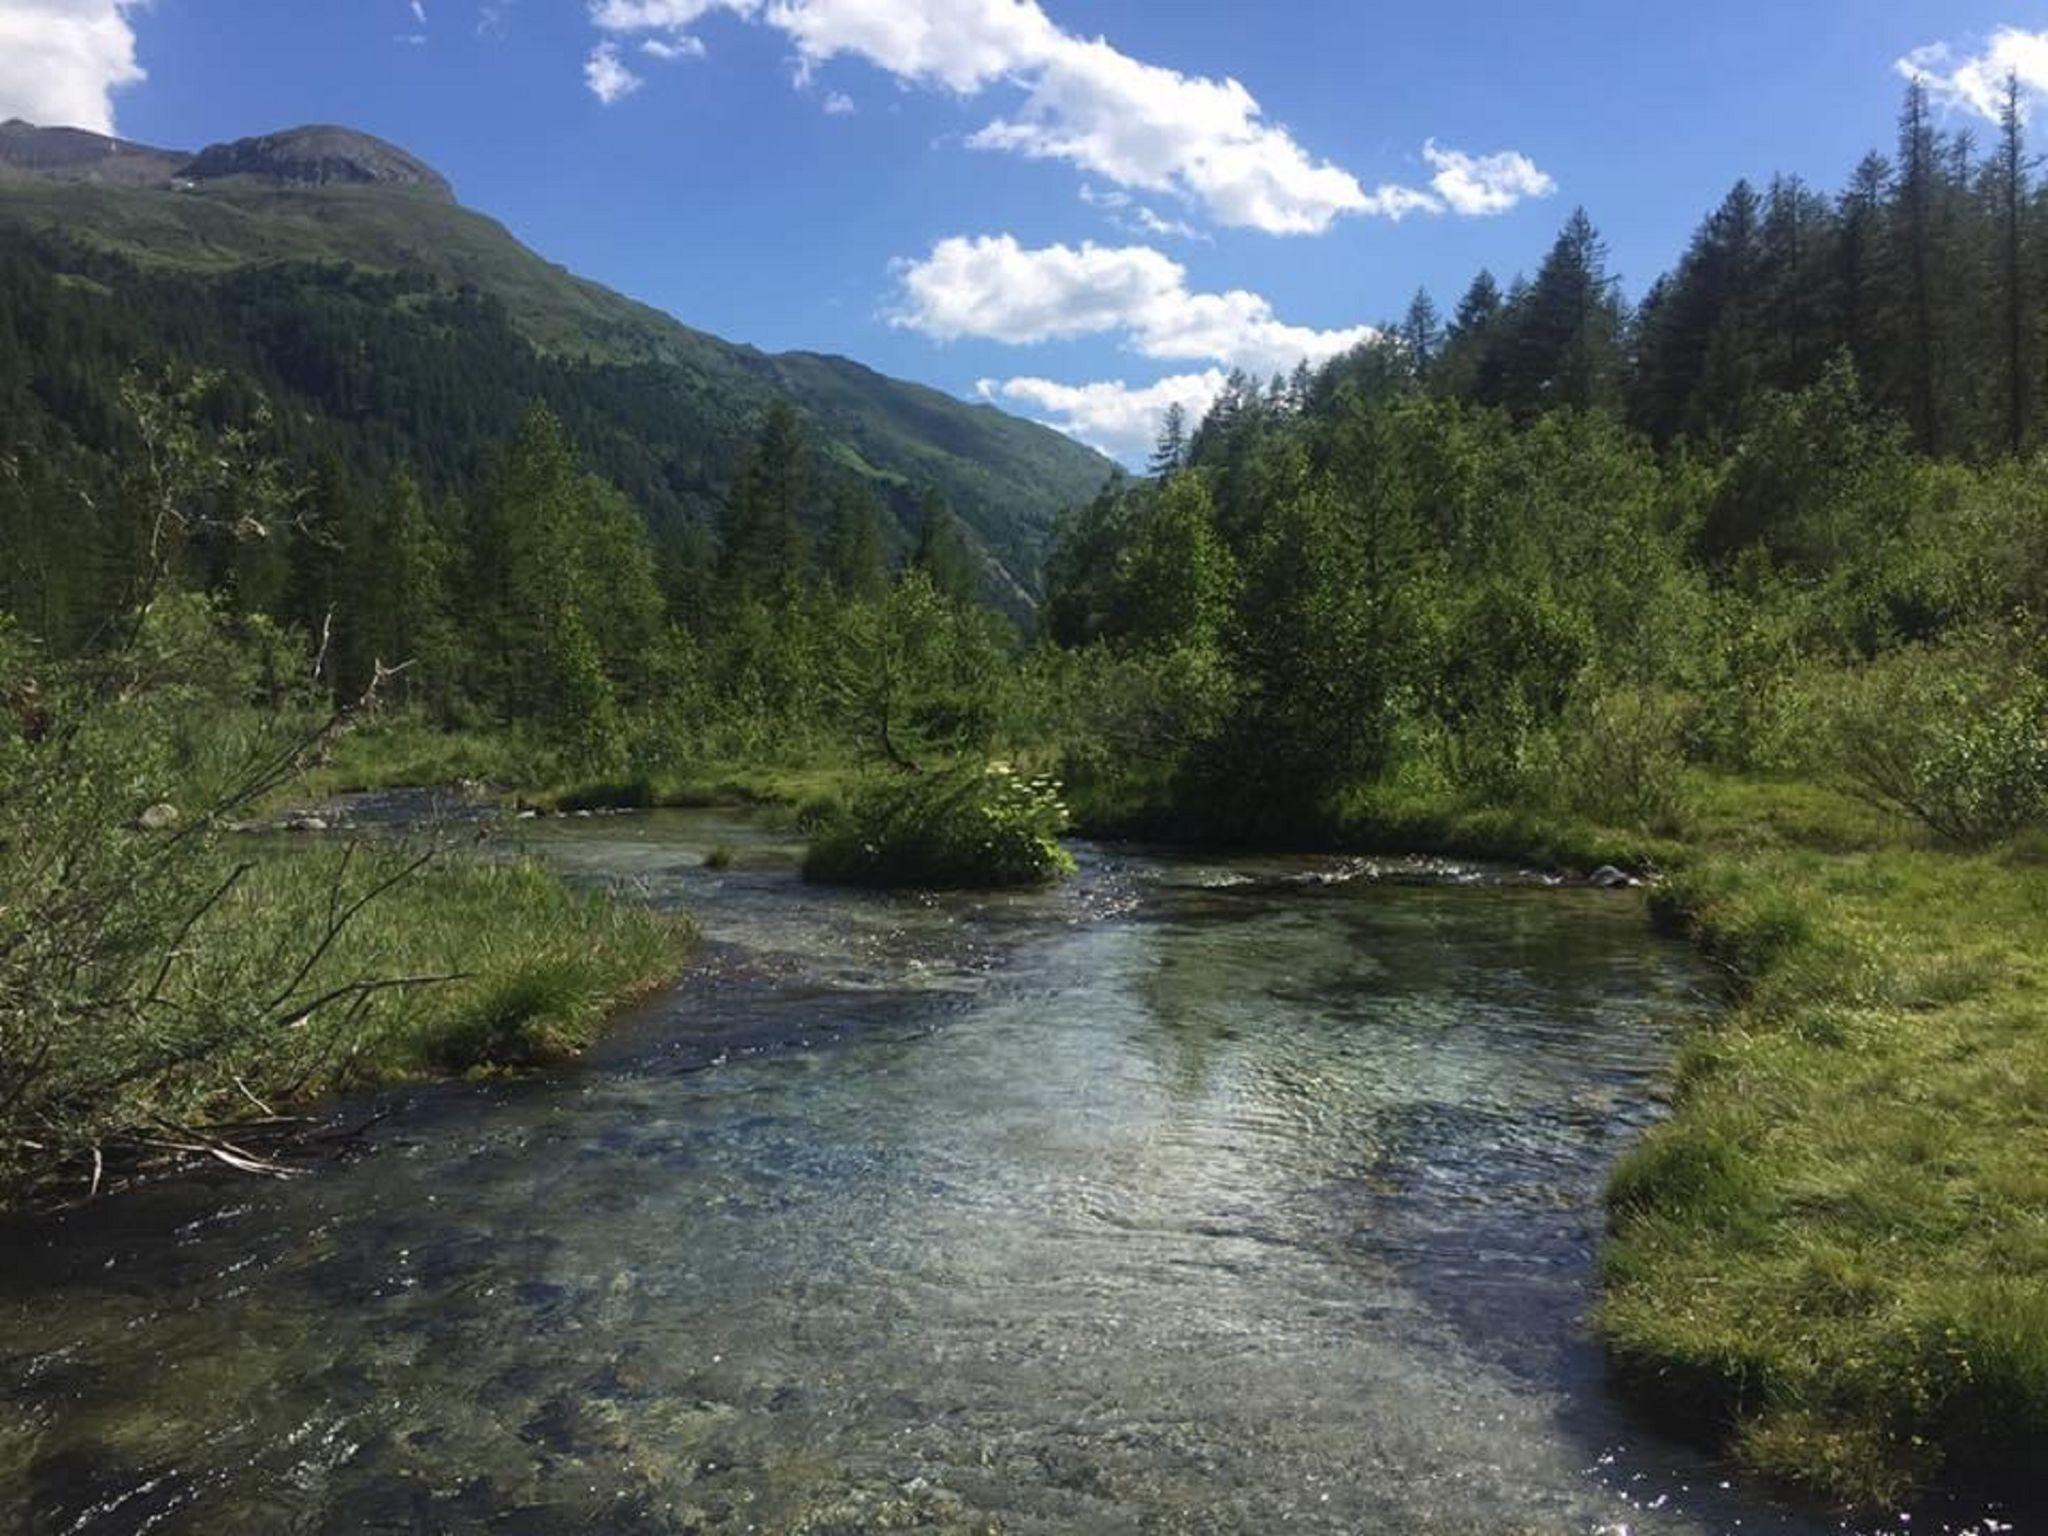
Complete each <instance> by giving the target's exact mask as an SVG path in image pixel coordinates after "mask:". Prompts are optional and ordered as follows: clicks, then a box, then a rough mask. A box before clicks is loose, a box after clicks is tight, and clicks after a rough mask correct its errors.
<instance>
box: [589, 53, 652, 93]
mask: <svg viewBox="0 0 2048 1536" xmlns="http://www.w3.org/2000/svg"><path fill="white" fill-rule="evenodd" d="M583 83H584V84H585V85H587V86H589V87H590V94H591V95H593V96H595V97H596V98H597V99H598V100H599V101H601V102H603V103H604V104H605V105H606V106H610V105H611V104H612V103H613V102H616V101H623V100H625V99H626V98H627V97H628V96H630V95H632V94H633V93H634V92H635V91H637V90H639V89H640V87H641V86H642V85H644V84H645V83H646V82H645V81H643V80H642V79H641V78H640V77H639V76H638V75H636V74H634V73H633V71H632V70H630V69H628V68H626V61H625V60H624V59H622V58H620V57H619V48H618V44H616V43H599V44H598V45H597V46H596V47H595V48H593V49H591V50H590V57H589V58H587V59H585V60H584V61H583Z"/></svg>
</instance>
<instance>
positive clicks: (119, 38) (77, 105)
mask: <svg viewBox="0 0 2048 1536" xmlns="http://www.w3.org/2000/svg"><path fill="white" fill-rule="evenodd" d="M142 3H143V0H0V118H9V117H21V118H26V119H27V120H28V121H30V122H32V123H40V124H43V125H44V126H47V127H68V128H88V129H91V130H92V131H93V132H95V133H112V132H113V131H114V92H116V91H117V90H119V89H120V88H121V87H123V86H127V85H134V84H136V83H137V82H139V81H141V80H143V79H144V78H146V76H145V73H144V71H143V69H142V67H141V66H140V65H139V64H138V63H137V62H136V59H135V29H134V27H133V26H131V25H130V23H129V19H128V18H129V15H130V13H131V12H134V11H137V10H139V9H141V8H142Z"/></svg>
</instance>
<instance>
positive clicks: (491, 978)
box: [0, 842, 690, 1206]
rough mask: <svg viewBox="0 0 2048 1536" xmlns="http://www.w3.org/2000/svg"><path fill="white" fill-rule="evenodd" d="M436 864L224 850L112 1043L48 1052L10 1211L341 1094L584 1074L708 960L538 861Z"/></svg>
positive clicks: (324, 846)
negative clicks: (646, 1008)
mask: <svg viewBox="0 0 2048 1536" xmlns="http://www.w3.org/2000/svg"><path fill="white" fill-rule="evenodd" d="M418 858H419V855H417V854H413V853H408V852H404V851H401V850H399V849H397V848H382V849H372V848H367V847H357V848H353V849H351V848H348V847H344V846H342V845H339V844H329V843H323V842H307V843H304V844H299V845H296V846H265V847H261V848H248V847H239V846H234V845H232V843H231V844H230V845H227V846H224V847H223V848H221V849H220V850H219V851H218V855H217V857H216V858H215V859H214V860H213V868H212V870H211V872H210V873H209V874H208V875H207V876H206V880H207V881H209V882H212V883H213V887H212V888H217V889H224V890H225V894H224V895H223V896H222V897H221V898H220V899H219V900H218V901H215V902H211V903H209V904H206V905H205V906H204V907H203V909H202V910H200V911H199V915H198V916H197V917H196V918H195V919H194V920H193V921H192V922H191V924H190V926H189V928H188V929H186V930H185V931H184V932H183V934H182V937H181V940H180V942H179V944H178V946H177V948H176V949H175V951H173V952H172V958H171V959H168V960H164V959H160V958H159V957H158V955H157V954H156V953H155V952H153V951H151V952H146V953H142V954H139V955H138V956H137V957H136V962H137V963H136V964H132V965H124V964H122V963H120V962H118V961H116V962H113V963H111V964H110V966H109V975H108V985H107V992H108V994H109V996H108V999H107V1002H106V1004H105V1005H104V1006H103V1007H102V1011H101V1013H100V1014H99V1016H98V1017H96V1018H95V1019H94V1020H92V1021H91V1023H92V1025H93V1027H91V1028H81V1027H73V1028H68V1029H59V1030H52V1032H51V1033H50V1035H49V1036H48V1039H47V1041H46V1043H45V1044H43V1045H40V1046H38V1047H37V1050H36V1056H35V1057H34V1058H33V1059H35V1060H36V1062H37V1071H36V1072H35V1074H34V1075H33V1076H32V1077H30V1078H28V1079H26V1080H25V1081H24V1083H23V1085H22V1088H21V1091H20V1092H19V1093H18V1094H17V1096H16V1097H15V1098H14V1099H13V1101H12V1102H10V1103H9V1104H8V1105H7V1109H6V1114H5V1116H4V1117H0V1133H4V1134H0V1206H4V1205H6V1204H9V1203H15V1202H20V1201H24V1200H28V1199H30V1198H32V1197H35V1196H48V1197H54V1198H67V1197H70V1196H73V1195H77V1194H83V1193H85V1192H86V1191H87V1190H89V1189H90V1188H92V1187H93V1180H94V1178H95V1169H96V1167H97V1168H98V1170H99V1176H100V1177H101V1178H103V1179H104V1180H106V1181H107V1183H109V1184H112V1183H117V1182H119V1181H120V1180H121V1179H122V1178H124V1177H126V1176H127V1174H128V1173H130V1172H132V1171H134V1170H136V1169H138V1168H141V1167H146V1166H148V1165H149V1164H151V1163H152V1162H154V1161H157V1160H159V1159H160V1158H161V1157H162V1156H163V1155H164V1154H166V1153H167V1152H169V1151H171V1150H173V1149H175V1148H177V1147H180V1146H183V1147H185V1148H187V1149H188V1150H192V1149H198V1148H203V1147H206V1146H209V1145H212V1144H214V1143H216V1142H237V1143H238V1142H239V1139H240V1138H241V1137H242V1136H243V1133H244V1131H245V1130H246V1129H247V1128H249V1127H250V1126H251V1124H252V1122H258V1121H265V1120H268V1119H270V1118H272V1117H274V1116H276V1115H282V1114H286V1113H288V1112H290V1111H291V1110H293V1109H295V1108H298V1107H301V1106H304V1105H306V1104H308V1103H310V1102H312V1101H314V1100H316V1099H318V1098H320V1097H322V1096H325V1095H330V1094H333V1093H338V1092H347V1091H356V1090H361V1089H365V1088H370V1087H376V1086H380V1085H385V1084H391V1083H395V1082H402V1081H410V1080H417V1079H422V1078H427V1077H435V1076H452V1075H463V1074H472V1073H493V1072H501V1071H517V1070H525V1069H531V1068H535V1067H539V1066H545V1065H548V1064H551V1063H555V1062H559V1061H562V1060H565V1059H567V1058H569V1057H571V1056H573V1055H575V1054H576V1053H577V1052H578V1051H580V1050H581V1049H582V1048H583V1047H585V1046H586V1045H588V1044H589V1043H590V1042H591V1041H592V1040H593V1039H594V1038H595V1036H596V1035H597V1033H598V1032H599V1030H600V1028H601V1026H602V1025H603V1024H604V1022H605V1021H606V1020H607V1019H608V1018H609V1017H610V1016H611V1015H612V1014H614V1013H615V1012H616V1011H617V1010H618V1009H620V1008H621V1007H623V1006H625V1005H626V1004H628V1003H630V1002H632V1001H634V1000H635V999H637V998H639V997H641V996H643V995H645V994H646V993H648V992H650V991H651V990H653V989H655V988H656V987H658V986H659V985H661V984H662V983H663V982H665V981H667V980H668V979H669V978H670V977H672V976H673V975H674V974H675V973H676V972H677V971H678V970H679V969H680V967H681V965H682V964H683V961H684V959H685V957H686V955H687V953H688V950H689V946H690V929H689V925H688V924H687V923H686V922H684V921H683V920H682V919H680V918H677V917H673V916H669V915H664V914H661V913H658V912H655V911H653V910H652V909H649V908H646V907H642V906H638V905H634V904H631V903H627V902H619V901H615V900H612V899H610V898H608V897H606V896H604V895H602V894H598V893H592V892H584V891H578V890H574V889H572V888H570V887H569V886H567V885H565V884H564V883H563V882H562V881H561V880H560V879H558V878H557V877H556V876H555V875H553V874H552V873H550V872H549V871H547V870H545V869H543V868H542V867H540V866H539V865H537V864H534V863H530V862H525V861H497V860H492V861H483V860H479V859H476V858H473V857H467V856H460V855H444V856H442V857H440V858H437V859H435V860H433V861H430V862H428V863H427V864H425V865H423V866H421V867H418V868H416V869H415V868H413V866H414V865H415V863H416V862H417V860H418ZM237 871H239V874H238V873H237ZM408 871H410V872H409V873H408ZM195 883H196V882H195ZM358 903H360V904H361V905H360V909H359V910H356V908H357V905H358ZM338 919H345V921H337V920H338Z"/></svg>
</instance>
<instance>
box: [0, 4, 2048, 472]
mask: <svg viewBox="0 0 2048 1536" xmlns="http://www.w3.org/2000/svg"><path fill="white" fill-rule="evenodd" d="M1928 50H1934V51H1928ZM1909 57H1910V58H1913V59H1916V60H1917V61H1918V62H1919V67H1921V68H1923V69H1925V70H1926V71H1927V72H1928V73H1929V74H1930V75H1931V76H1933V77H1934V78H1935V79H1936V81H1937V84H1938V85H1939V87H1940V89H1939V92H1938V94H1939V95H1940V97H1941V99H1942V100H1943V101H1944V103H1945V110H1946V111H1948V112H1949V113H1950V114H1951V115H1952V117H1953V119H1954V120H1955V121H1956V122H1957V123H1959V124H1960V123H1962V122H1966V121H1970V120H1972V119H1973V102H1974V101H1976V100H1978V99H1980V98H1981V96H1982V85H1983V82H1984V81H1985V79H1987V78H1988V77H1989V74H1990V73H1991V72H1992V71H1993V70H1994V69H2000V70H2002V69H2003V68H2004V67H2006V66H2012V67H2017V68H2019V69H2021V70H2022V72H2023V73H2024V74H2025V76H2026V77H2027V79H2028V80H2029V81H2030V83H2033V84H2035V85H2037V86H2039V87H2043V88H2048V3H2040V4H2019V5H2015V4H2011V3H2008V4H2005V5H1984V4H1977V3H1974V0H1892V3H1852V0H1796V3H1788V0H1724V3H1722V4H1719V5H1713V6H1699V5H1664V4H1656V5H1649V6H1645V5H1641V4H1635V3H1623V0H1562V3H1557V4H1552V5H1548V6H1543V7H1534V6H1529V5H1521V4H1517V5H1511V4H1505V3H1501V0H1431V3H1429V4H1426V5H1424V4H1402V3H1381V4H1364V3H1359V0H1297V3H1291V4H1290V3H1274V0H1269V3H1266V4H1261V5H1252V4H1245V3H1242V0H1239V3H1228V0H1175V3H1171V4H1168V3H1162V0H495V3H480V0H420V4H419V5H418V6H415V5H414V4H413V3H412V0H334V3H316V0H151V3H146V4H144V3H134V0H0V117H5V116H9V115H15V114H19V115H22V116H26V117H30V118H32V119H36V120H41V121H53V120H60V119H61V120H69V121H74V122H78V123H82V124H84V125H87V126H99V127H104V126H106V124H107V122H108V121H109V119H110V118H111V120H113V121H114V122H115V123H116V124H117V126H118V129H119V131H120V132H121V133H123V134H124V135H126V136H129V137H132V138H138V139H143V140H146V141H150V142H155V143H162V144H168V145H175V146H189V147H198V146H200V145H202V144H205V143H207V142H211V141H214V140H218V139H224V138H232V137H239V136H242V135H245V134H250V133H255V132H261V131H264V130H267V129H272V128H276V127H281V126H286V125H290V124H294V123H300V122H309V121H332V122H340V123H346V124H349V125H352V126H356V127H360V128H363V129H366V130H368V131H370V132H373V133H377V134H380V135H382V136H384V137H387V138H390V139H393V140H395V141H397V142H398V143H401V144H403V145H405V146H406V147H408V148H410V149H412V150H413V151H415V152H416V153H418V154H420V155H421V156H423V157H424V158H426V159H427V160H429V161H431V162H432V163H433V164H435V165H436V166H437V167H439V168H440V169H441V170H443V171H444V172H446V173H447V174H448V175H449V176H450V177H451V178H452V179H453V180H454V181H455V183H456V185H457V187H458V189H459V191H460V192H461V195H462V196H463V199H464V200H465V201H466V202H468V203H469V204H470V205H472V206H474V207H477V208H480V209H482V210H484V211H486V212H489V213H491V214H493V215H495V216H497V217H498V218H500V219H502V220H504V222H505V223H506V224H508V225H509V226H510V227H511V228H512V230H513V231H514V232H515V233H516V234H518V235H519V236H520V237H521V238H522V239H524V240H525V241H527V242H528V243H529V244H531V245H532V246H534V247H535V248H536V249H538V250H539V251H541V252H542V253H543V254H545V255H547V256H548V257H550V258H551V259H553V260H556V261H559V262H562V263H564V264H565V265H567V266H570V267H572V268H574V269H575V270H577V271H579V272H582V273H584V274H586V275H588V276H590V277H593V278H596V279H598V280H600V281H602V282H605V283H607V284H610V285H611V286H613V287H616V288H619V289H621V290H623V291H625V292H627V293H629V294H632V295H633V296H635V297H637V298H641V299H645V300H647V301H649V302H651V303H654V304H657V305H659V306H661V307H662V308H664V309H667V310H669V311H671V312H672V313H674V314H675V315H677V316H678V317H679V318H681V319H683V320H684V321H686V322H688V323H690V324H692V325H696V326H700V327H702V328H704V329H706V330H711V331H715V332H717V333H719V334H721V335H724V336H728V337H731V338H734V339H736V340H741V341H747V342H752V343H754V344H756V345H759V346H762V347H766V348H770V349H783V348H808V349H813V350H819V351H831V352H840V353H844V354H847V355H850V356H852V357H856V358H858V359H860V360H861V361H863V362H866V363H869V364H871V365H873V366H875V367H878V368H880V369H883V370H884V371H886V372H890V373H894V374H899V375H902V376H905V377H910V378H915V379H920V380H924V381H926V382H929V383H932V384H935V385H937V386H939V387H941V388H943V389H947V390H949V391H952V392H954V393H957V394H960V395H963V396H969V397H973V396H975V395H976V394H977V392H980V393H984V394H988V395H989V396H991V397H992V398H995V399H997V400H999V401H1000V402H1002V403H1004V404H1005V405H1006V406H1008V407H1009V408H1011V409H1015V410H1019V411H1021V412H1023V413H1025V414H1029V415H1034V416H1038V417H1040V418H1041V419H1048V420H1054V421H1058V422H1061V423H1063V424H1065V425H1067V426H1069V427H1070V428H1071V429H1073V430H1075V431H1077V432H1078V433H1081V434H1083V435H1087V436H1089V437H1091V438H1093V439H1094V440H1095V441H1097V442H1099V443H1101V444H1103V445H1104V446H1107V447H1109V448H1111V449H1112V450H1115V451H1121V452H1125V453H1129V452H1132V451H1134V449H1135V447H1136V445H1137V444H1138V443H1139V442H1140V441H1141V440H1142V437H1143V436H1144V435H1145V434H1146V432H1148V431H1149V423H1150V420H1151V418H1152V416H1153V415H1154V414H1155V413H1156V410H1157V408H1158V407H1159V406H1160V405H1161V404H1163V402H1164V401H1165V400H1166V399H1167V398H1169V397H1186V398H1188V399H1189V400H1190V402H1191V403H1196V404H1199V401H1200V397H1201V393H1202V391H1203V390H1205V389H1207V388H1210V387H1213V382H1214V379H1215V377H1216V375H1217V373H1218V372H1219V371H1220V370H1222V369H1224V368H1227V367H1229V366H1232V365H1233V364H1238V363H1242V364H1246V365H1249V366H1252V367H1254V368H1258V369H1261V370H1266V369H1270V368H1271V367H1272V366H1274V365H1275V364H1277V363H1280V362H1282V361H1284V360H1286V359H1288V358H1290V357H1293V356H1298V355H1299V354H1300V353H1302V352H1308V353H1310V354H1311V355H1320V354H1324V353H1327V352H1329V351H1332V350H1335V349H1337V348H1338V347H1340V346H1342V345H1345V344H1348V343H1349V342H1350V341H1352V340H1355V339H1356V337H1357V336H1358V335H1359V334H1361V332H1360V330H1359V328H1360V327H1364V326H1369V325H1370V324H1372V323H1373V322H1376V321H1383V320H1387V319H1390V318H1394V317H1397V316H1398V315H1399V313H1400V312H1401V310H1402V309H1403V308H1404V307H1405V306H1406V303H1407V300H1408V297H1409V295H1410V294H1412V293H1413V291H1414V290H1415V288H1416V287H1417V285H1418V284H1423V283H1427V284H1428V285H1429V287H1430V288H1431V289H1432V291H1433V292H1434V293H1435V294H1436V295H1437V297H1438V300H1439V302H1440V304H1441V305H1442V306H1443V307H1444V308H1445V309H1449V308H1450V307H1451V306H1452V305H1453V304H1454V303H1455V301H1456V299H1457V297H1458V295H1459V294H1460V293H1461V292H1462V290H1463V288H1464V287H1465V285H1466V283H1467V282H1468V281H1469V279H1470V278H1471V276H1472V275H1473V273H1474V272H1475V271H1476V270H1477V269H1478V268H1479V267H1481V266H1482V265H1484V266H1490V267H1492V268H1493V269H1494V270H1495V271H1496V272H1498V273H1500V274H1501V275H1502V276H1503V278H1505V277H1506V276H1508V275H1510V274H1512V273H1514V272H1516V271H1518V270H1525V269H1531V268H1533V266H1534V265H1535V264H1536V262H1538V261H1539V260H1540V259H1541V256H1542V253H1543V251H1544V249H1545V248H1546V246H1547V245H1548V244H1549V242H1550V240H1551V239H1552V237H1553V236H1554V235H1555V233H1556V230H1557V228H1558V226H1559V225H1560V224H1561V223H1562V222H1563V220H1564V218H1565V217H1566V215H1567V214H1569V213H1570V211H1571V209H1572V208H1573V207H1574V206H1575V205H1579V204H1583V205H1585V206H1586V207H1587V208H1588V209H1589V210H1590V212H1591V213H1592V215H1593V217H1594V219H1595V221H1596V223H1597V224H1598V225H1599V226H1600V228H1601V229H1602V231H1603V232H1604V233H1605V235H1606V237H1607V239H1608V241H1609V244H1610V247H1611V249H1612V253H1613V261H1614V267H1615V269H1616V271H1617V272H1619V273H1620V274H1621V275H1622V276H1623V278H1624V280H1625V282H1626V283H1627V285H1628V287H1629V289H1630V291H1631V292H1640V291H1641V288H1642V286H1643V285H1644V284H1645V283H1646V282H1647V281H1648V280H1649V279H1650V278H1651V277H1653V276H1654V275H1655V274H1656V273H1657V272H1658V271H1660V270H1662V269H1663V268H1664V267H1666V266H1667V265H1668V264H1669V263H1670V262H1671V260H1672V259H1673V258H1674V257H1675V255H1676V254H1677V253H1678V251H1679V250H1680V249H1681V248H1682V246H1683V244H1684V242H1685V240H1686V238H1687V236H1688V235H1689V233H1690V232H1691V230H1692V228H1693V226H1694V225H1695V224H1696V223H1697V221H1698V220H1699V218H1700V217H1701V216H1702V215H1703V214H1704V213H1705V212H1706V211H1707V210H1708V209H1709V208H1710V207H1711V206H1712V205H1713V203H1714V202H1716V201H1717V200H1718V199H1719V198H1720V196H1721V195H1722V194H1723V193H1724V192H1725V191H1726V189H1727V187H1728V186H1729V185H1730V184H1731V183H1732V182H1733V180H1734V179H1735V178H1736V177H1737V176H1741V175H1749V176H1752V177H1757V178H1764V177H1768V176H1769V175H1770V174H1771V173H1772V172H1774V171H1786V172H1794V173H1797V174H1800V175H1803V176H1805V177H1807V178H1809V179H1810V180H1812V181H1814V182H1815V183H1817V184H1819V185H1821V186H1823V187H1826V188H1828V189H1830V190H1833V189H1834V188H1837V187H1839V186H1840V184H1841V183H1842V181H1843V180H1844V179H1845V178H1846V176H1847V174H1848V172H1849V170H1850V169H1851V168H1852V167H1853V165H1854V164H1855V162H1856V160H1857V159H1858V158H1859V157H1860V156H1861V155H1862V154H1863V153H1864V152H1865V151H1867V150H1869V149H1872V148H1882V147H1884V146H1886V145H1887V144H1888V142H1889V140H1890V138H1891V134H1892V120H1893V116H1894V114H1895V112H1896V110H1897V106H1898V99H1899V92H1900V89H1901V80H1900V74H1899V64H1900V61H1901V60H1902V59H1906V58H1909ZM1230 82H1236V83H1235V84H1231V83H1230Z"/></svg>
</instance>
